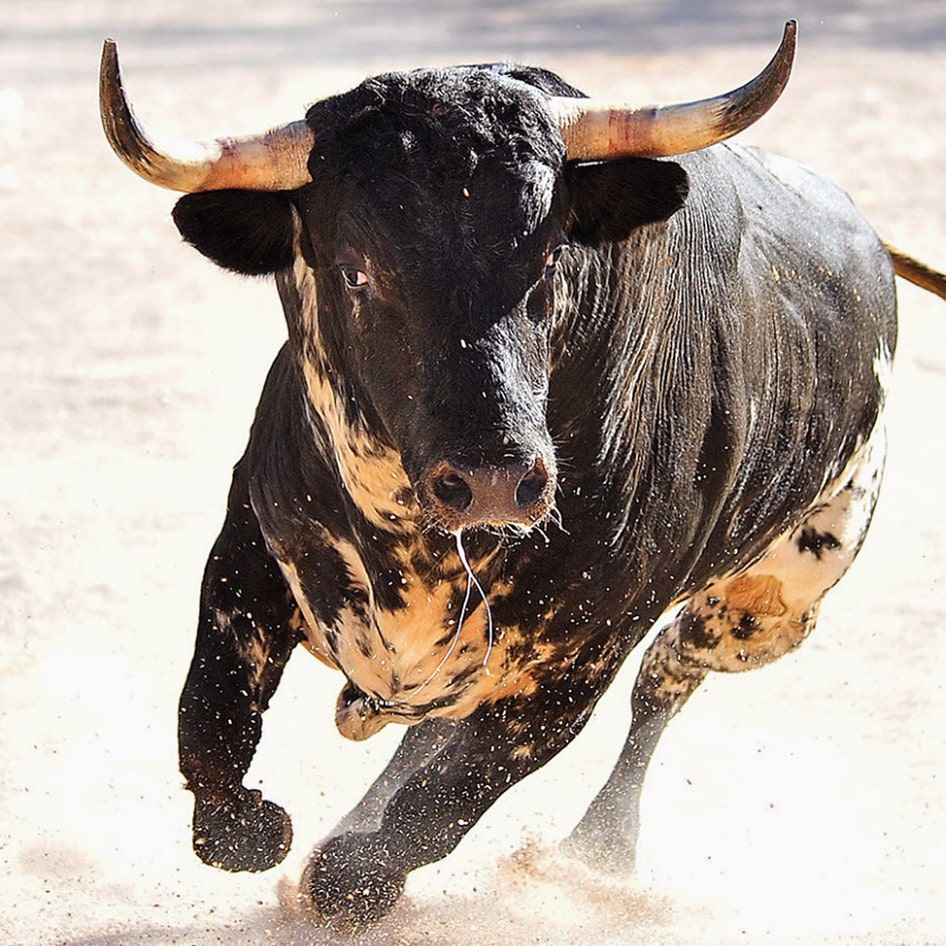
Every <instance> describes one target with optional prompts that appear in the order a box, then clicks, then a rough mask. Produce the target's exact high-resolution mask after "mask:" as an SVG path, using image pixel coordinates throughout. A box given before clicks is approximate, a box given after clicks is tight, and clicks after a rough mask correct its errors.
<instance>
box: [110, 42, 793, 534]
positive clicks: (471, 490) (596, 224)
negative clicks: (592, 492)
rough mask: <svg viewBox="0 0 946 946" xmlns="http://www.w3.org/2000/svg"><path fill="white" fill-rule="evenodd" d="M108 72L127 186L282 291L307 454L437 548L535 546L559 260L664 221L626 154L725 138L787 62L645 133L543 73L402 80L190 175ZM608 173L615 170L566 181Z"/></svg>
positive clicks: (651, 163)
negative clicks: (494, 540)
mask: <svg viewBox="0 0 946 946" xmlns="http://www.w3.org/2000/svg"><path fill="white" fill-rule="evenodd" d="M788 45H789V46H790V44H788ZM786 48H787V47H786ZM107 54H108V50H106V62H105V67H104V68H103V76H105V77H106V78H107V77H108V73H109V71H110V70H113V71H114V76H113V77H112V79H113V83H114V84H115V85H116V87H117V89H118V91H117V92H116V91H114V89H112V90H111V91H110V87H109V88H106V85H105V84H103V90H104V91H103V116H104V117H105V124H106V129H107V130H108V131H109V133H110V136H112V137H113V139H119V140H120V141H121V142H122V147H121V148H118V146H116V147H117V149H118V150H119V153H120V154H121V155H122V157H123V158H124V159H125V160H126V161H127V162H128V163H130V164H131V165H132V166H133V167H135V169H136V170H138V171H139V173H142V174H144V175H145V176H147V177H149V179H152V180H157V181H158V182H159V183H163V184H167V185H168V186H172V187H176V188H178V189H181V190H188V191H194V192H195V193H191V194H189V195H188V196H186V197H184V198H182V199H181V200H180V201H179V203H178V205H177V207H176V208H175V215H174V216H175V220H176V222H177V224H178V226H179V228H180V230H181V232H182V234H183V235H184V237H185V239H187V240H188V241H189V242H191V243H192V244H193V245H195V246H196V247H197V248H198V249H199V250H201V252H203V253H205V254H206V255H208V256H209V257H210V258H211V259H213V260H215V261H216V262H218V263H220V264H222V265H224V266H227V267H228V268H231V269H235V270H237V271H240V272H245V273H256V274H260V273H266V272H270V273H276V274H277V282H278V284H279V286H280V293H281V296H282V299H283V303H284V308H285V310H286V315H287V320H288V323H289V334H290V342H291V345H292V347H293V350H294V353H295V355H296V360H297V363H298V366H299V368H300V370H301V373H302V377H303V379H304V384H305V388H306V392H307V396H308V398H309V401H310V415H311V416H312V417H313V425H314V426H313V435H314V436H315V437H316V438H317V439H319V440H320V441H321V446H322V448H323V450H324V449H325V448H326V446H327V447H328V451H329V452H330V453H332V454H334V459H335V461H336V462H337V464H338V467H339V472H340V474H341V476H342V479H343V480H344V481H345V483H346V485H347V486H349V489H350V490H351V491H352V492H353V493H359V494H360V495H358V496H356V498H357V499H358V501H359V503H360V504H361V505H362V506H363V507H364V505H365V503H367V504H368V505H373V506H374V508H375V510H376V511H377V510H379V509H383V508H384V507H385V504H386V502H389V501H390V499H391V498H392V497H393V496H395V495H396V494H397V495H399V496H400V499H399V501H400V502H401V503H405V500H404V498H403V496H404V492H405V489H406V488H408V487H409V489H410V491H411V493H412V497H413V500H415V501H416V503H417V505H418V506H419V508H420V510H421V512H422V514H423V516H424V518H425V519H426V521H428V522H433V523H435V524H437V525H439V526H441V527H443V528H446V529H448V530H451V531H457V530H460V529H464V528H469V527H475V526H484V525H491V526H495V525H516V526H520V527H529V526H531V525H533V524H535V523H537V522H539V521H541V520H542V519H543V518H544V517H545V516H546V515H547V514H548V513H549V510H550V509H551V508H552V504H553V500H554V495H555V483H556V463H555V457H554V451H553V446H552V438H551V435H550V433H549V429H548V426H547V424H546V402H547V398H548V392H549V383H550V375H551V372H552V370H553V366H552V365H551V363H550V348H551V339H552V335H553V331H554V329H555V325H556V321H557V317H558V313H559V310H560V308H561V306H562V304H564V303H565V302H567V303H568V304H569V305H573V304H574V303H575V300H576V298H577V297H578V296H579V295H580V293H581V288H580V286H579V285H578V283H577V281H576V279H575V278H574V274H572V273H570V272H569V269H570V264H569V259H568V257H569V245H570V244H576V243H577V244H582V245H586V246H587V245H592V246H597V245H600V244H602V243H605V242H614V241H621V240H624V239H626V238H627V236H628V235H629V233H630V232H631V231H632V230H633V229H634V228H636V227H640V226H643V225H646V224H649V223H653V222H654V221H659V220H664V219H666V218H667V217H668V216H669V215H670V214H672V213H673V212H674V211H675V210H677V209H678V208H679V207H680V206H681V205H682V202H683V200H684V198H685V195H686V190H687V181H686V176H685V175H684V173H683V172H682V170H681V169H680V168H679V167H678V166H677V165H674V164H672V163H670V162H664V161H655V160H652V159H650V158H649V157H641V156H639V155H640V154H641V153H643V154H647V155H654V154H656V155H669V154H674V153H679V152H680V151H684V150H691V149H692V148H694V147H701V146H703V145H705V144H709V143H711V142H712V141H715V140H718V139H720V138H722V137H726V136H728V135H729V134H732V133H734V132H735V131H736V130H738V128H739V127H742V126H743V125H744V124H747V123H748V122H749V121H751V120H753V119H754V118H755V117H757V115H758V114H760V113H761V112H760V109H761V111H764V108H767V107H768V105H769V104H771V101H774V97H775V96H776V95H777V94H778V91H780V86H779V81H781V80H778V81H775V80H773V78H772V74H771V71H772V70H773V69H774V70H775V73H778V74H781V73H784V76H785V77H787V62H786V61H784V60H785V57H786V52H785V49H783V50H782V51H780V56H781V57H782V61H780V60H779V55H777V56H776V59H775V60H773V64H774V65H770V67H769V73H770V74H768V77H767V78H765V81H764V82H763V83H762V84H763V85H764V86H766V94H765V95H764V96H762V97H763V98H764V99H765V101H764V102H763V103H760V102H757V101H756V99H758V98H759V95H760V92H759V91H758V90H754V91H753V92H752V94H751V95H750V96H749V99H751V100H752V101H750V102H748V104H747V101H746V93H745V92H743V90H740V91H739V93H737V95H738V96H740V97H739V100H738V101H737V102H736V103H735V106H734V107H732V108H731V109H730V111H731V112H732V115H730V114H729V112H727V111H726V110H725V109H721V108H720V100H711V105H712V108H711V110H710V111H711V112H712V114H711V115H710V114H709V113H706V114H704V112H706V109H705V108H704V107H703V105H702V103H700V104H698V105H697V106H694V105H686V106H680V107H679V109H680V110H681V111H679V112H673V113H672V115H673V119H672V121H671V122H670V123H669V125H668V124H667V123H666V122H664V123H663V124H660V123H657V124H654V123H653V120H652V118H653V117H652V115H650V113H648V115H647V116H645V120H643V125H642V119H641V114H642V113H637V112H628V111H616V110H615V109H614V108H613V107H605V108H602V107H599V106H595V105H592V106H590V107H589V105H588V104H587V103H586V102H584V101H583V100H581V99H578V98H575V97H574V96H575V94H576V93H574V90H571V89H570V88H569V87H568V86H566V85H565V84H564V83H563V82H562V81H561V80H559V79H558V78H557V77H555V76H552V75H551V74H549V73H544V72H541V71H534V70H520V69H511V68H495V67H485V68H480V67H472V68H460V69H453V70H445V71H424V72H416V73H409V74H395V75H390V76H386V77H381V78H379V79H373V80H369V81H368V82H366V83H364V84H363V85H362V86H360V87H358V88H357V89H355V90H354V91H352V92H350V93H347V94H346V95H342V96H337V97H335V98H332V99H328V100H326V101H324V102H320V103H318V104H317V105H315V106H313V107H312V109H310V111H309V113H308V115H307V119H306V122H305V123H304V124H303V123H297V124H296V125H293V126H287V128H286V129H282V130H278V131H277V132H275V133H271V134H270V135H269V136H265V137H264V138H261V139H253V140H247V141H233V140H226V141H223V142H218V143H215V144H214V145H212V146H211V147H212V150H214V153H215V157H214V158H213V160H212V161H210V162H206V163H204V164H200V163H198V164H197V165H195V164H194V163H193V162H191V163H188V162H183V161H173V162H171V161H169V159H167V158H166V157H165V156H164V155H163V154H159V153H157V152H156V151H155V150H153V148H152V146H151V145H150V143H149V142H147V141H145V140H143V136H141V134H140V133H141V131H142V130H141V129H140V127H139V126H137V124H136V123H135V120H134V118H133V116H131V114H130V112H129V111H128V110H127V106H126V105H125V103H124V100H123V99H121V101H120V102H119V103H118V104H117V105H109V104H108V103H107V102H106V99H107V98H108V96H109V95H112V96H117V95H118V94H119V93H120V82H119V80H118V76H117V61H115V62H113V63H109V62H108V60H107ZM790 55H791V51H790V48H789V49H788V52H787V58H788V59H790ZM766 75H767V74H766V73H763V77H766ZM777 78H778V77H777V76H776V79H777ZM773 81H774V83H775V86H778V88H777V89H775V90H774V94H773V88H772V86H773ZM758 82H759V80H756V83H758ZM103 83H104V80H103ZM750 85H751V84H750ZM745 88H746V89H748V88H749V86H747V87H745ZM556 95H558V96H563V97H561V98H556V97H555V96H556ZM724 104H725V105H726V108H727V109H728V108H730V105H732V104H733V103H730V102H729V100H726V101H725V103H724ZM694 108H695V111H694ZM733 116H736V118H737V119H738V124H736V123H735V122H734V118H733ZM126 126H127V127H126ZM129 128H130V130H131V133H132V134H133V135H134V136H137V137H134V140H132V141H131V142H130V143H128V142H127V141H126V140H125V138H126V135H127V133H128V129H129ZM668 128H669V129H670V132H669V133H668ZM668 134H669V140H668ZM602 137H603V138H604V141H605V145H606V147H605V150H604V152H603V153H602V151H601V146H600V141H599V140H600V139H602ZM602 157H606V158H615V160H608V161H606V162H595V163H581V162H580V161H574V160H571V161H570V160H569V159H572V158H579V159H596V158H602ZM198 192H199V193H198ZM560 256H562V260H561V262H560V263H559V262H558V261H559V257H560ZM557 266H559V267H560V268H561V270H562V272H561V273H560V274H558V275H556V267H557ZM556 285H557V286H558V287H559V289H560V290H562V291H563V294H564V295H565V296H567V299H565V300H559V301H558V302H557V301H556V299H555V295H556V293H555V287H556ZM372 463H373V464H374V466H375V467H376V468H377V469H376V470H375V472H374V474H368V475H366V474H365V465H366V464H367V465H371V464H372ZM392 465H393V468H392ZM379 470H381V472H378V471H379Z"/></svg>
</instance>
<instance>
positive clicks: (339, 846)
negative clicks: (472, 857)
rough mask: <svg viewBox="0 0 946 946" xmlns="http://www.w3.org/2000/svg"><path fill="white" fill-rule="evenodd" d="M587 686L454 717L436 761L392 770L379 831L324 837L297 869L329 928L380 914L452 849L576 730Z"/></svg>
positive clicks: (565, 681) (587, 700)
mask: <svg viewBox="0 0 946 946" xmlns="http://www.w3.org/2000/svg"><path fill="white" fill-rule="evenodd" d="M585 683H586V682H585V681H582V680H580V679H577V674H571V673H569V674H566V675H565V676H564V677H563V676H559V678H558V679H557V680H554V681H553V680H551V679H550V680H549V682H548V683H547V684H544V685H540V686H539V688H538V690H537V691H536V692H534V693H533V694H532V695H530V696H528V697H525V696H523V697H514V698H508V699H505V700H503V701H502V702H498V703H495V704H488V705H485V706H483V707H481V708H480V709H479V710H477V711H476V712H475V713H474V714H473V715H472V716H470V717H468V718H466V719H464V720H460V721H459V722H458V723H456V724H455V726H454V727H453V731H452V733H451V734H450V735H449V738H448V739H446V741H445V742H444V743H443V745H442V746H441V747H440V748H438V749H437V751H436V753H435V754H434V755H433V756H432V758H423V761H422V764H421V765H420V766H419V767H418V768H417V769H416V770H414V771H413V772H412V773H411V774H410V775H409V776H408V777H404V776H405V773H403V772H399V773H398V779H397V782H398V783H399V787H397V789H396V790H395V791H394V792H393V794H392V795H391V796H390V798H389V799H388V801H387V803H386V805H385V807H384V810H383V814H382V815H381V818H380V822H379V824H378V826H377V827H376V828H374V829H370V830H352V831H347V832H344V833H342V834H338V835H335V836H333V837H330V838H329V839H328V840H327V841H325V842H323V844H322V846H321V848H320V849H318V850H317V851H316V852H315V853H314V854H313V855H312V858H311V860H310V861H309V864H308V866H307V867H306V869H305V872H304V874H303V878H302V883H301V887H300V895H301V896H302V898H303V899H306V900H308V901H309V902H310V904H311V905H312V906H313V907H314V908H315V910H316V911H317V912H318V913H319V914H320V915H321V916H322V918H323V919H325V920H327V921H328V922H329V923H332V924H333V925H343V926H349V925H355V926H357V925H360V924H364V923H367V922H370V921H373V920H377V919H379V918H380V917H382V916H384V915H385V914H386V913H387V912H388V911H389V910H390V909H391V908H392V907H393V905H394V904H395V902H396V901H397V899H398V897H399V896H400V894H401V892H402V890H403V888H404V884H405V881H406V879H407V875H408V874H409V873H410V872H411V871H412V870H415V869H416V868H418V867H422V866H423V865H425V864H430V863H433V862H434V861H438V860H440V859H441V858H443V857H445V856H446V855H447V854H449V853H450V852H451V851H452V850H453V849H454V848H455V847H456V846H457V844H458V843H459V842H460V840H461V839H462V838H463V836H464V835H465V834H466V832H467V831H469V829H470V828H471V827H472V826H473V825H474V824H475V823H476V822H477V821H478V820H479V818H480V817H481V816H482V815H483V814H484V813H485V812H486V811H487V809H488V808H489V807H490V806H491V805H492V804H493V802H495V801H496V800H497V799H498V798H499V797H500V796H501V795H502V794H503V793H504V792H505V791H507V790H508V789H509V788H511V787H512V786H513V785H515V784H516V783H517V782H518V781H520V780H521V779H522V778H524V777H525V776H526V775H528V774H529V773H531V772H533V771H535V770H536V769H538V768H540V767H541V766H542V765H544V764H545V763H546V762H547V761H548V760H549V759H551V758H552V757H553V756H554V755H555V754H556V753H557V752H559V751H560V750H561V749H562V748H564V747H565V746H566V745H567V744H568V743H569V742H570V741H571V740H572V739H573V738H574V737H575V736H576V735H577V734H578V732H579V731H580V730H581V728H582V727H583V726H584V724H585V722H586V721H587V718H588V716H589V715H590V713H591V710H592V708H593V705H594V701H595V697H596V695H597V693H598V692H600V691H597V690H595V689H593V688H589V687H587V686H586V685H585ZM421 755H422V756H424V755H425V754H424V753H421Z"/></svg>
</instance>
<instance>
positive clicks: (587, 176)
mask: <svg viewBox="0 0 946 946" xmlns="http://www.w3.org/2000/svg"><path fill="white" fill-rule="evenodd" d="M565 183H566V186H567V188H568V194H569V200H570V208H569V220H568V223H567V224H566V230H567V232H568V235H569V236H570V237H571V238H572V239H573V240H575V241H577V242H579V243H585V244H588V245H590V246H596V245H598V244H600V243H610V242H616V241H620V240H626V239H627V238H628V237H629V236H630V235H631V232H632V231H634V230H636V229H637V228H638V227H643V226H645V225H646V224H648V223H657V222H658V221H661V220H666V219H667V218H668V217H670V216H671V215H672V214H674V213H676V212H677V211H678V210H679V209H680V208H681V207H682V206H683V203H684V201H685V200H686V198H687V194H688V193H689V191H690V180H689V178H688V177H687V172H686V171H684V170H683V168H682V167H680V165H679V164H674V163H673V162H672V161H655V160H652V159H650V158H621V159H619V160H616V161H604V162H602V163H600V164H571V165H569V166H568V167H567V168H566V170H565Z"/></svg>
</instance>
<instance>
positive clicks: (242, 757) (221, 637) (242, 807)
mask: <svg viewBox="0 0 946 946" xmlns="http://www.w3.org/2000/svg"><path fill="white" fill-rule="evenodd" d="M299 626H300V621H299V618H298V614H297V611H296V607H295V604H294V601H293V599H292V596H291V594H290V593H289V590H288V588H287V587H286V583H285V581H284V580H283V577H282V574H281V573H280V571H279V568H278V566H277V565H276V562H275V561H274V560H273V559H272V558H271V557H270V556H269V554H268V553H267V551H266V546H265V543H264V542H263V537H262V535H261V534H260V530H259V526H258V524H257V522H256V518H255V516H254V515H253V512H252V510H251V509H250V503H249V498H248V495H247V491H246V484H245V482H244V481H243V478H242V476H241V467H240V466H238V467H237V469H236V472H235V474H234V480H233V486H232V488H231V491H230V497H229V500H228V504H227V518H226V521H225V523H224V527H223V530H222V532H221V533H220V536H219V538H218V539H217V542H216V544H215V545H214V548H213V551H212V552H211V555H210V558H209V560H208V562H207V567H206V569H205V571H204V580H203V585H202V590H201V602H200V618H199V624H198V630H197V645H196V649H195V652H194V657H193V660H192V662H191V666H190V672H189V673H188V676H187V681H186V683H185V684H184V691H183V693H182V694H181V701H180V707H179V716H178V740H179V749H180V765H181V772H182V774H183V775H184V778H185V779H186V784H187V788H189V789H190V790H191V791H192V792H193V793H194V799H195V806H194V824H193V829H194V837H193V841H194V850H195V852H196V853H197V855H198V856H199V857H200V858H201V860H203V861H205V862H206V863H208V864H211V865H213V866H215V867H222V868H224V869H226V870H265V869H266V868H268V867H272V866H273V865H275V864H278V863H279V861H281V860H282V859H283V858H284V857H285V855H286V853H287V851H288V850H289V844H290V841H291V837H292V830H291V825H290V821H289V816H288V815H287V814H286V812H285V811H283V809H282V808H280V807H279V806H278V805H275V804H273V803H272V802H269V801H264V800H263V799H262V796H261V795H260V793H259V792H258V791H250V790H247V789H246V788H244V787H243V778H244V776H245V775H246V772H247V770H248V768H249V766H250V762H251V760H252V758H253V754H254V752H255V750H256V746H257V744H258V742H259V738H260V732H261V724H262V714H263V711H264V710H265V709H266V707H267V705H268V704H269V700H270V698H271V697H272V695H273V692H274V691H275V689H276V686H277V685H278V683H279V679H280V677H281V675H282V671H283V668H284V667H285V664H286V661H287V660H288V659H289V655H290V652H291V651H292V648H293V647H294V646H295V644H296V643H297V641H298V640H299V638H300V633H299Z"/></svg>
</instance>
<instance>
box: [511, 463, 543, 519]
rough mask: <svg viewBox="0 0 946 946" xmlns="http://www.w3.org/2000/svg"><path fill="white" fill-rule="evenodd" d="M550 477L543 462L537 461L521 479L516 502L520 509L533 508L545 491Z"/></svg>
mask: <svg viewBox="0 0 946 946" xmlns="http://www.w3.org/2000/svg"><path fill="white" fill-rule="evenodd" d="M548 481H549V477H548V474H547V473H546V472H545V469H544V468H543V467H542V465H541V464H539V463H537V464H536V465H535V466H534V467H532V469H531V470H529V472H528V473H526V475H525V476H524V477H523V478H522V479H521V480H520V481H519V486H518V487H517V489H516V503H517V505H518V506H519V508H520V509H531V508H532V507H533V506H534V505H535V504H536V503H537V502H538V501H539V500H540V499H541V498H542V494H543V493H544V492H545V487H546V485H547V484H548Z"/></svg>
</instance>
